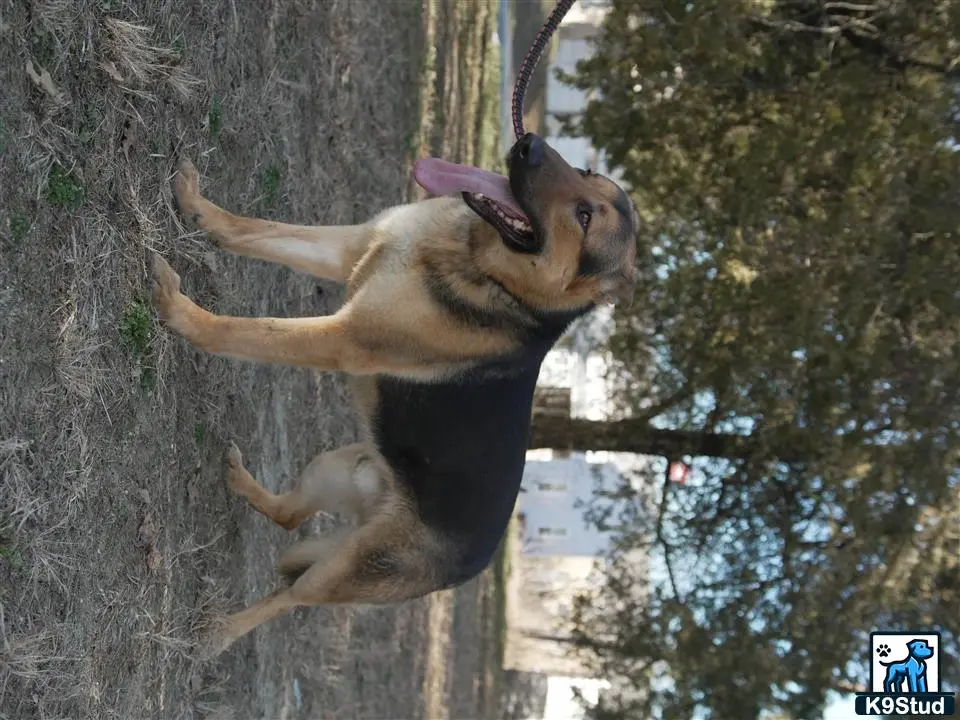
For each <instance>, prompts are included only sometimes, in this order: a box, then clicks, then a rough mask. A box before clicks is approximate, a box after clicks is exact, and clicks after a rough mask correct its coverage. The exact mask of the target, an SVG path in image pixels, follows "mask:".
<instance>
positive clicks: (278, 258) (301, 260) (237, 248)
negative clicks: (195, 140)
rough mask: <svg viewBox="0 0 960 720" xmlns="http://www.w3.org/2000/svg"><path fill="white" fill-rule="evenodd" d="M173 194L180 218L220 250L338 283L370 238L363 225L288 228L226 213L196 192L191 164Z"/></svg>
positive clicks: (177, 177)
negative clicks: (199, 229)
mask: <svg viewBox="0 0 960 720" xmlns="http://www.w3.org/2000/svg"><path fill="white" fill-rule="evenodd" d="M173 192H174V197H176V199H177V205H178V206H179V207H180V212H181V213H183V215H184V217H186V218H188V219H189V220H190V221H191V222H193V223H195V224H197V225H198V226H199V227H200V228H201V229H202V230H204V231H206V232H208V233H210V234H211V235H212V236H213V237H214V238H215V239H216V240H217V243H218V244H219V245H220V247H222V248H223V249H224V250H229V251H230V252H234V253H237V254H238V255H245V256H247V257H251V258H257V259H258V260H266V261H268V262H275V263H279V264H281V265H286V266H287V267H289V268H291V269H293V270H296V271H298V272H303V273H307V274H308V275H313V276H315V277H321V278H327V279H329V280H334V281H336V282H340V283H346V282H347V280H348V279H349V278H350V273H352V272H353V268H354V266H355V265H356V264H357V262H358V261H359V260H360V258H361V257H363V254H364V253H365V252H366V251H367V248H368V246H369V245H370V242H371V239H372V235H371V233H370V231H369V229H368V228H367V227H366V226H364V225H340V226H315V225H290V224H288V223H281V222H274V221H271V220H260V219H257V218H249V217H241V216H239V215H234V214H232V213H229V212H227V211H226V210H224V209H223V208H221V207H218V206H217V205H214V204H213V203H212V202H210V201H209V200H207V199H206V198H205V197H203V196H202V195H201V194H200V185H199V178H198V175H197V170H196V168H195V167H194V166H193V163H191V162H190V161H189V160H183V161H182V162H181V163H180V168H179V170H178V171H177V174H176V175H175V176H174V181H173Z"/></svg>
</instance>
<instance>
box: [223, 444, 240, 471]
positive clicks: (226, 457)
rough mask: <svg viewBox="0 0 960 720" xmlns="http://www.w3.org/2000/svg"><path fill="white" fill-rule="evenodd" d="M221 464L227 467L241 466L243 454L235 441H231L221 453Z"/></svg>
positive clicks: (237, 467)
mask: <svg viewBox="0 0 960 720" xmlns="http://www.w3.org/2000/svg"><path fill="white" fill-rule="evenodd" d="M223 464H224V465H225V466H226V467H227V468H228V469H240V468H242V467H243V455H242V454H241V452H240V448H238V447H237V444H236V443H235V442H231V443H230V444H229V445H228V446H227V450H226V452H225V453H223Z"/></svg>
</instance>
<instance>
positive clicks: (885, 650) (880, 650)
mask: <svg viewBox="0 0 960 720" xmlns="http://www.w3.org/2000/svg"><path fill="white" fill-rule="evenodd" d="M889 654H890V646H889V645H887V644H885V643H881V644H880V645H877V655H879V656H880V657H882V658H885V657H887V655H889Z"/></svg>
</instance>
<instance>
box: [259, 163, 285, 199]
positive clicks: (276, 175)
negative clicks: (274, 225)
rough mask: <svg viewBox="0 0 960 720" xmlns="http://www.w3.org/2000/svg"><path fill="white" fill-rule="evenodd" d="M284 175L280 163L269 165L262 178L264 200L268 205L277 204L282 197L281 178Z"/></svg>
mask: <svg viewBox="0 0 960 720" xmlns="http://www.w3.org/2000/svg"><path fill="white" fill-rule="evenodd" d="M282 176H283V173H282V171H281V170H280V166H279V165H268V166H267V169H266V170H264V171H263V176H262V177H261V178H260V184H261V186H262V187H263V202H264V203H266V204H267V205H275V204H276V202H277V199H278V198H279V197H280V194H279V193H280V178H281V177H282Z"/></svg>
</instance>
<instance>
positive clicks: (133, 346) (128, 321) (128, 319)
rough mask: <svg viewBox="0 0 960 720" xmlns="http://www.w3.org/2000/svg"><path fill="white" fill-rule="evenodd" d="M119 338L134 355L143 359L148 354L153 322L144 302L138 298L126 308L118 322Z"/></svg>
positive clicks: (151, 339) (148, 307)
mask: <svg viewBox="0 0 960 720" xmlns="http://www.w3.org/2000/svg"><path fill="white" fill-rule="evenodd" d="M120 337H121V339H122V340H123V344H124V346H125V347H126V348H127V349H128V350H129V351H130V352H131V353H133V354H134V355H136V356H138V357H143V356H145V355H147V354H148V353H149V352H150V348H151V345H152V343H153V322H152V320H151V318H150V306H149V305H148V304H147V303H146V301H144V300H141V299H139V298H138V299H136V300H134V301H133V302H131V303H130V304H129V305H128V306H127V309H126V310H125V311H124V313H123V318H122V319H121V321H120Z"/></svg>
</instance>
